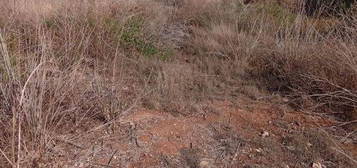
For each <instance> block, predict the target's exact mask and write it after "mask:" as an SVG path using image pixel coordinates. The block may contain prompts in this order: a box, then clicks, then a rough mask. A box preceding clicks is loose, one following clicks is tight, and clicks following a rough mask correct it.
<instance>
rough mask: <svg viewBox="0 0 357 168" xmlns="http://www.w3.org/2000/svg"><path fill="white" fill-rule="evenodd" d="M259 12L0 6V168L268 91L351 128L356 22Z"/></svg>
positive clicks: (93, 4) (181, 5)
mask: <svg viewBox="0 0 357 168" xmlns="http://www.w3.org/2000/svg"><path fill="white" fill-rule="evenodd" d="M14 3H15V4H17V5H15V6H14ZM267 3H268V5H267V4H265V5H261V4H251V5H243V4H242V3H241V2H240V1H238V0H225V1H219V0H200V1H197V0H185V1H175V0H172V1H170V0H157V1H154V0H145V1H112V0H105V1H94V0H93V1H91V0H87V1H86V0H84V1H80V0H78V1H77V0H76V1H67V0H61V1H56V2H53V1H49V0H48V1H43V0H31V1H28V0H26V1H25V0H24V1H21V0H14V1H12V0H11V1H10V0H8V1H1V2H0V10H1V12H0V14H1V15H0V28H1V29H0V35H1V36H0V37H1V38H0V39H1V47H0V51H1V52H0V54H1V57H2V59H1V61H0V63H1V66H0V89H1V92H0V124H1V126H2V128H3V129H2V130H1V131H0V134H1V138H0V149H1V153H2V156H4V157H1V160H0V162H1V163H5V166H13V167H23V166H25V165H28V164H29V163H30V162H31V163H32V161H33V160H35V159H38V157H43V155H47V154H48V152H49V151H48V150H49V148H50V147H49V144H50V142H51V141H53V140H54V139H56V138H58V136H59V135H60V134H65V133H68V132H71V131H72V132H73V131H75V130H78V129H83V130H88V129H89V128H90V127H91V126H92V125H93V124H94V125H95V124H105V123H108V122H110V121H112V120H114V119H116V118H118V117H120V116H121V115H125V114H123V112H128V111H127V109H131V108H132V107H133V106H144V107H147V108H155V109H161V110H165V111H168V112H171V113H173V114H175V115H192V114H194V112H195V104H199V103H202V102H205V101H209V100H217V99H224V100H225V99H231V98H236V97H238V96H241V95H245V96H249V97H250V98H252V99H258V98H259V97H261V96H262V95H264V94H265V93H264V92H265V91H272V92H279V93H281V94H283V95H284V96H289V97H291V98H292V100H294V101H291V103H293V104H295V105H297V106H298V107H304V108H311V107H317V106H318V107H323V109H324V110H329V112H331V113H334V112H336V111H337V110H338V111H340V110H341V109H342V112H343V114H341V115H343V117H345V119H347V120H356V119H357V115H356V111H355V108H356V106H357V93H356V89H357V88H356V87H357V85H356V82H357V74H356V73H357V72H356V70H357V69H356V66H357V65H356V53H357V48H356V39H357V38H356V34H355V33H354V32H355V31H356V24H357V22H356V21H357V17H356V16H355V15H354V14H352V15H351V16H349V17H347V16H346V17H343V19H335V20H333V23H336V22H337V23H338V24H329V23H330V22H328V23H325V20H321V19H310V18H306V17H305V16H303V15H299V14H297V13H294V12H291V11H290V10H288V9H287V8H283V7H282V6H280V5H279V4H278V3H270V2H267ZM321 25H323V26H321ZM331 25H338V26H331ZM321 27H322V28H321ZM256 86H260V87H258V88H259V89H258V88H257V87H256ZM309 102H311V103H309ZM320 109H321V108H320ZM89 123H91V124H92V125H91V124H89Z"/></svg>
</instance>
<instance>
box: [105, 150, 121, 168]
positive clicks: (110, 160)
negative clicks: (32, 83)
mask: <svg viewBox="0 0 357 168" xmlns="http://www.w3.org/2000/svg"><path fill="white" fill-rule="evenodd" d="M117 152H118V150H115V151H114V152H113V154H112V156H111V157H110V159H109V161H108V163H107V165H108V166H110V162H112V159H113V158H114V155H115V154H116V153H117Z"/></svg>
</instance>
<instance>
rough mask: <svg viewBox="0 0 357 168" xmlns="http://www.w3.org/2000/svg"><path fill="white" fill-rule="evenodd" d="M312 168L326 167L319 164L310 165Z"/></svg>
mask: <svg viewBox="0 0 357 168" xmlns="http://www.w3.org/2000/svg"><path fill="white" fill-rule="evenodd" d="M312 168H326V166H324V165H322V164H321V163H320V162H316V163H312Z"/></svg>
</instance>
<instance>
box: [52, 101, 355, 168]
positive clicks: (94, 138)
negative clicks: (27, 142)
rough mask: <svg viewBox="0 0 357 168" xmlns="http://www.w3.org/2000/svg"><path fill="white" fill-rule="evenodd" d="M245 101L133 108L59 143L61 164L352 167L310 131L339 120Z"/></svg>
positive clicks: (351, 150) (350, 147)
mask: <svg viewBox="0 0 357 168" xmlns="http://www.w3.org/2000/svg"><path fill="white" fill-rule="evenodd" d="M241 104H244V106H242V105H241ZM247 104H248V103H246V102H241V103H237V104H233V103H229V102H219V103H214V104H211V105H210V106H212V107H214V110H212V112H209V113H205V112H202V113H198V114H197V115H191V116H172V115H170V113H167V112H160V111H155V110H147V109H140V110H136V111H133V112H132V113H131V114H130V115H127V116H126V117H123V118H121V119H120V120H119V121H117V122H116V123H114V124H112V125H111V126H110V127H105V128H103V129H98V130H96V131H93V132H91V133H83V134H81V136H74V137H70V136H68V137H67V139H68V141H67V142H73V144H76V146H78V147H74V146H73V144H70V143H57V144H55V146H56V147H55V148H56V149H57V153H60V154H58V155H57V156H55V157H56V161H58V160H59V158H61V164H59V166H69V167H73V166H74V167H130V168H135V167H137V168H139V167H210V168H213V167H264V166H265V167H285V168H286V167H311V165H312V164H313V163H315V162H319V163H321V164H322V165H327V167H336V166H337V167H340V166H344V167H353V164H354V163H353V161H350V159H346V158H345V157H344V156H342V155H339V154H334V153H333V152H331V151H330V150H326V149H324V148H325V147H326V146H327V147H332V145H331V143H328V142H329V141H330V140H325V139H323V138H324V136H321V137H320V136H318V135H320V133H316V134H315V132H314V131H311V132H310V130H317V131H316V132H318V130H319V129H318V128H328V127H331V126H333V125H334V124H335V122H334V120H332V119H328V118H326V117H320V116H318V115H309V114H304V113H301V112H296V111H293V110H288V108H286V107H283V106H280V105H269V104H266V103H259V102H255V103H254V104H252V103H250V104H251V105H249V104H248V105H247ZM311 135H312V136H311ZM325 144H326V145H325ZM324 145H325V146H324ZM79 146H80V147H79ZM356 147H357V146H356V144H352V143H349V144H346V145H345V149H341V150H342V151H344V152H345V153H348V154H350V155H352V157H354V158H356V157H357V155H356ZM300 148H301V149H300ZM320 148H321V149H320ZM325 155H326V156H325ZM331 156H333V157H332V158H329V157H331ZM330 162H334V163H330Z"/></svg>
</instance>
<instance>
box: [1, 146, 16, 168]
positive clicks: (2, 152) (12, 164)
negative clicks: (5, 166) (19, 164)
mask: <svg viewBox="0 0 357 168" xmlns="http://www.w3.org/2000/svg"><path fill="white" fill-rule="evenodd" d="M0 152H1V154H2V155H3V156H4V157H5V159H6V160H7V161H8V162H9V163H10V164H11V166H12V167H14V163H12V161H11V160H10V159H9V158H8V157H7V156H6V154H5V153H4V151H3V150H1V149H0Z"/></svg>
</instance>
